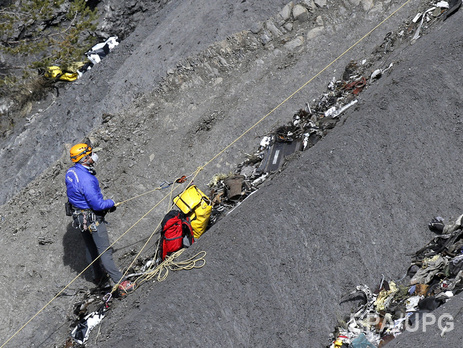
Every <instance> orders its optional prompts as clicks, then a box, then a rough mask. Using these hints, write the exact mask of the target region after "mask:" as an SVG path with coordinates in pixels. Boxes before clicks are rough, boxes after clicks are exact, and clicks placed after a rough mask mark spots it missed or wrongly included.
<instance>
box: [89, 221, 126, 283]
mask: <svg viewBox="0 0 463 348" xmlns="http://www.w3.org/2000/svg"><path fill="white" fill-rule="evenodd" d="M82 237H83V238H84V241H85V246H86V248H85V249H86V250H85V254H86V257H87V262H88V263H90V262H92V261H93V260H95V259H96V258H97V257H98V255H100V254H101V253H102V252H103V251H104V250H106V248H108V247H109V237H108V230H107V229H106V224H105V223H104V222H101V223H100V224H99V225H98V227H97V231H96V232H93V233H90V232H89V231H88V230H86V231H84V232H82ZM92 266H93V275H94V277H95V279H96V280H98V279H101V278H102V277H103V276H104V275H105V272H106V273H108V275H109V276H110V277H111V279H112V281H113V282H114V283H118V282H119V280H121V278H122V273H121V271H120V270H119V268H117V266H116V264H115V263H114V260H113V251H112V249H111V248H110V249H108V250H106V251H105V252H104V254H103V255H101V257H100V259H99V260H98V261H96V262H95V263H94V264H93V265H92Z"/></svg>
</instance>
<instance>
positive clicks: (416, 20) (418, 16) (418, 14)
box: [412, 12, 422, 23]
mask: <svg viewBox="0 0 463 348" xmlns="http://www.w3.org/2000/svg"><path fill="white" fill-rule="evenodd" d="M421 15H422V13H421V12H419V13H417V14H416V16H415V18H413V19H412V22H413V23H416V22H418V20H419V19H420V18H421Z"/></svg>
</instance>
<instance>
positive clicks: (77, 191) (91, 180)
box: [66, 163, 114, 211]
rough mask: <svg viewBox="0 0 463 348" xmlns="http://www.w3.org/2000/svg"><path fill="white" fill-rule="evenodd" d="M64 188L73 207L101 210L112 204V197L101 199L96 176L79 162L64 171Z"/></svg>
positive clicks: (101, 195)
mask: <svg viewBox="0 0 463 348" xmlns="http://www.w3.org/2000/svg"><path fill="white" fill-rule="evenodd" d="M66 188H67V195H68V198H69V202H70V203H71V204H72V205H73V206H74V207H75V208H78V209H92V210H93V211H102V210H106V209H110V208H112V207H113V206H114V201H113V200H112V199H103V194H102V193H101V190H100V184H99V182H98V179H97V178H96V176H95V175H94V174H92V173H90V172H89V171H88V170H87V168H85V167H84V166H83V165H82V164H80V163H76V164H75V165H74V166H73V167H71V168H69V169H68V171H67V172H66Z"/></svg>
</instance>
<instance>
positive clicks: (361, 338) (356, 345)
mask: <svg viewBox="0 0 463 348" xmlns="http://www.w3.org/2000/svg"><path fill="white" fill-rule="evenodd" d="M349 348H376V347H375V345H374V344H373V343H371V342H370V341H368V340H367V338H366V337H365V334H363V333H361V334H360V335H358V336H357V337H356V338H355V339H353V340H352V342H351V343H350V345H349Z"/></svg>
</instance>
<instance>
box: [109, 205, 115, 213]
mask: <svg viewBox="0 0 463 348" xmlns="http://www.w3.org/2000/svg"><path fill="white" fill-rule="evenodd" d="M108 211H109V212H110V213H114V212H115V211H116V206H115V205H114V206H112V207H111V208H109V210H108Z"/></svg>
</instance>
